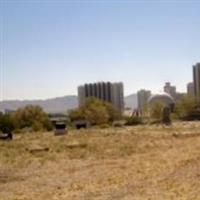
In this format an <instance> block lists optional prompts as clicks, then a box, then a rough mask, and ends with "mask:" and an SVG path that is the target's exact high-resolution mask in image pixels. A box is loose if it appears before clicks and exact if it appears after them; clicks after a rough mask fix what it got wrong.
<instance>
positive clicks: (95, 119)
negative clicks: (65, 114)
mask: <svg viewBox="0 0 200 200" xmlns="http://www.w3.org/2000/svg"><path fill="white" fill-rule="evenodd" d="M120 117H121V115H120V112H119V111H118V110H117V109H115V108H114V106H113V105H112V104H110V103H108V102H104V101H101V100H99V99H97V98H95V97H89V98H87V99H86V101H85V104H84V105H83V106H81V107H80V108H77V109H74V110H71V111H70V112H69V118H70V119H71V121H74V120H79V119H86V120H87V121H88V122H90V124H91V125H100V124H105V123H108V122H112V121H113V120H115V119H119V118H120Z"/></svg>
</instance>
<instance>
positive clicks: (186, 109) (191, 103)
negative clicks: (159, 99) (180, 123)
mask: <svg viewBox="0 0 200 200" xmlns="http://www.w3.org/2000/svg"><path fill="white" fill-rule="evenodd" d="M195 107H196V100H195V98H194V97H192V96H187V95H185V96H184V97H183V98H182V99H181V100H180V101H179V102H178V103H177V104H176V106H175V113H176V114H177V115H178V117H179V118H185V117H187V116H189V115H190V114H191V113H192V112H193V111H194V110H195Z"/></svg>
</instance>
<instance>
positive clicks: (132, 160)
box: [0, 122, 200, 200]
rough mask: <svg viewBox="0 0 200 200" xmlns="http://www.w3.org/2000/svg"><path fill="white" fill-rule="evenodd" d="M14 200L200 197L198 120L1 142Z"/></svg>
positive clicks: (0, 197) (0, 169) (1, 186)
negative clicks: (35, 149) (42, 149)
mask: <svg viewBox="0 0 200 200" xmlns="http://www.w3.org/2000/svg"><path fill="white" fill-rule="evenodd" d="M34 147H41V148H44V149H48V150H45V151H29V149H30V148H34ZM14 199H15V200H22V199H23V200H26V199H27V200H33V199H37V200H43V199H52V200H53V199H59V200H60V199H61V200H62V199H63V200H66V199H69V200H80V199H83V200H90V199H91V200H93V199H98V200H99V199H103V200H104V199H105V200H107V199H120V200H121V199H122V200H126V199H127V200H132V199H137V200H140V199H144V200H146V199H149V200H150V199H152V200H156V199H160V200H161V199H176V200H179V199H180V200H183V199H188V200H193V199H194V200H198V199H200V122H187V123H185V122H184V123H181V122H177V123H175V124H173V125H172V126H170V127H163V126H161V125H151V126H147V125H146V126H135V127H125V128H107V129H98V128H96V129H88V130H79V131H78V130H72V131H70V132H69V134H67V135H65V136H54V135H53V133H30V134H29V133H27V134H19V135H16V136H15V137H14V140H13V141H0V200H14Z"/></svg>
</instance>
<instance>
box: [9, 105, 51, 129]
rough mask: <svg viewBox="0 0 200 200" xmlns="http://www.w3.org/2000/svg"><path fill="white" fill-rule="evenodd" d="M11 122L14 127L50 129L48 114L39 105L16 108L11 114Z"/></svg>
mask: <svg viewBox="0 0 200 200" xmlns="http://www.w3.org/2000/svg"><path fill="white" fill-rule="evenodd" d="M13 122H14V126H15V128H16V129H23V128H26V127H31V128H33V130H36V131H38V130H42V129H44V130H51V129H52V124H51V122H50V121H49V118H48V115H47V114H46V113H45V112H44V111H43V110H42V108H41V107H39V106H33V105H28V106H26V107H24V108H20V109H18V110H17V111H16V112H15V113H14V114H13Z"/></svg>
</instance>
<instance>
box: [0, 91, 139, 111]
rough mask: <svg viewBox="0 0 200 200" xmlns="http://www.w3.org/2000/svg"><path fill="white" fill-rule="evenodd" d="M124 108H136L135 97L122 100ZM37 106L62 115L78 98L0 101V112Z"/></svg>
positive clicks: (132, 95) (74, 106)
mask: <svg viewBox="0 0 200 200" xmlns="http://www.w3.org/2000/svg"><path fill="white" fill-rule="evenodd" d="M124 102H125V107H129V108H136V107H137V95H136V94H131V95H129V96H126V97H125V98H124ZM30 104H31V105H39V106H41V107H42V108H43V109H44V111H45V112H48V113H60V112H61V113H63V112H66V111H67V110H69V109H73V108H76V107H77V106H78V98H77V96H75V95H70V96H63V97H56V98H52V99H46V100H5V101H0V111H5V110H17V109H18V108H21V107H24V106H26V105H30Z"/></svg>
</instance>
